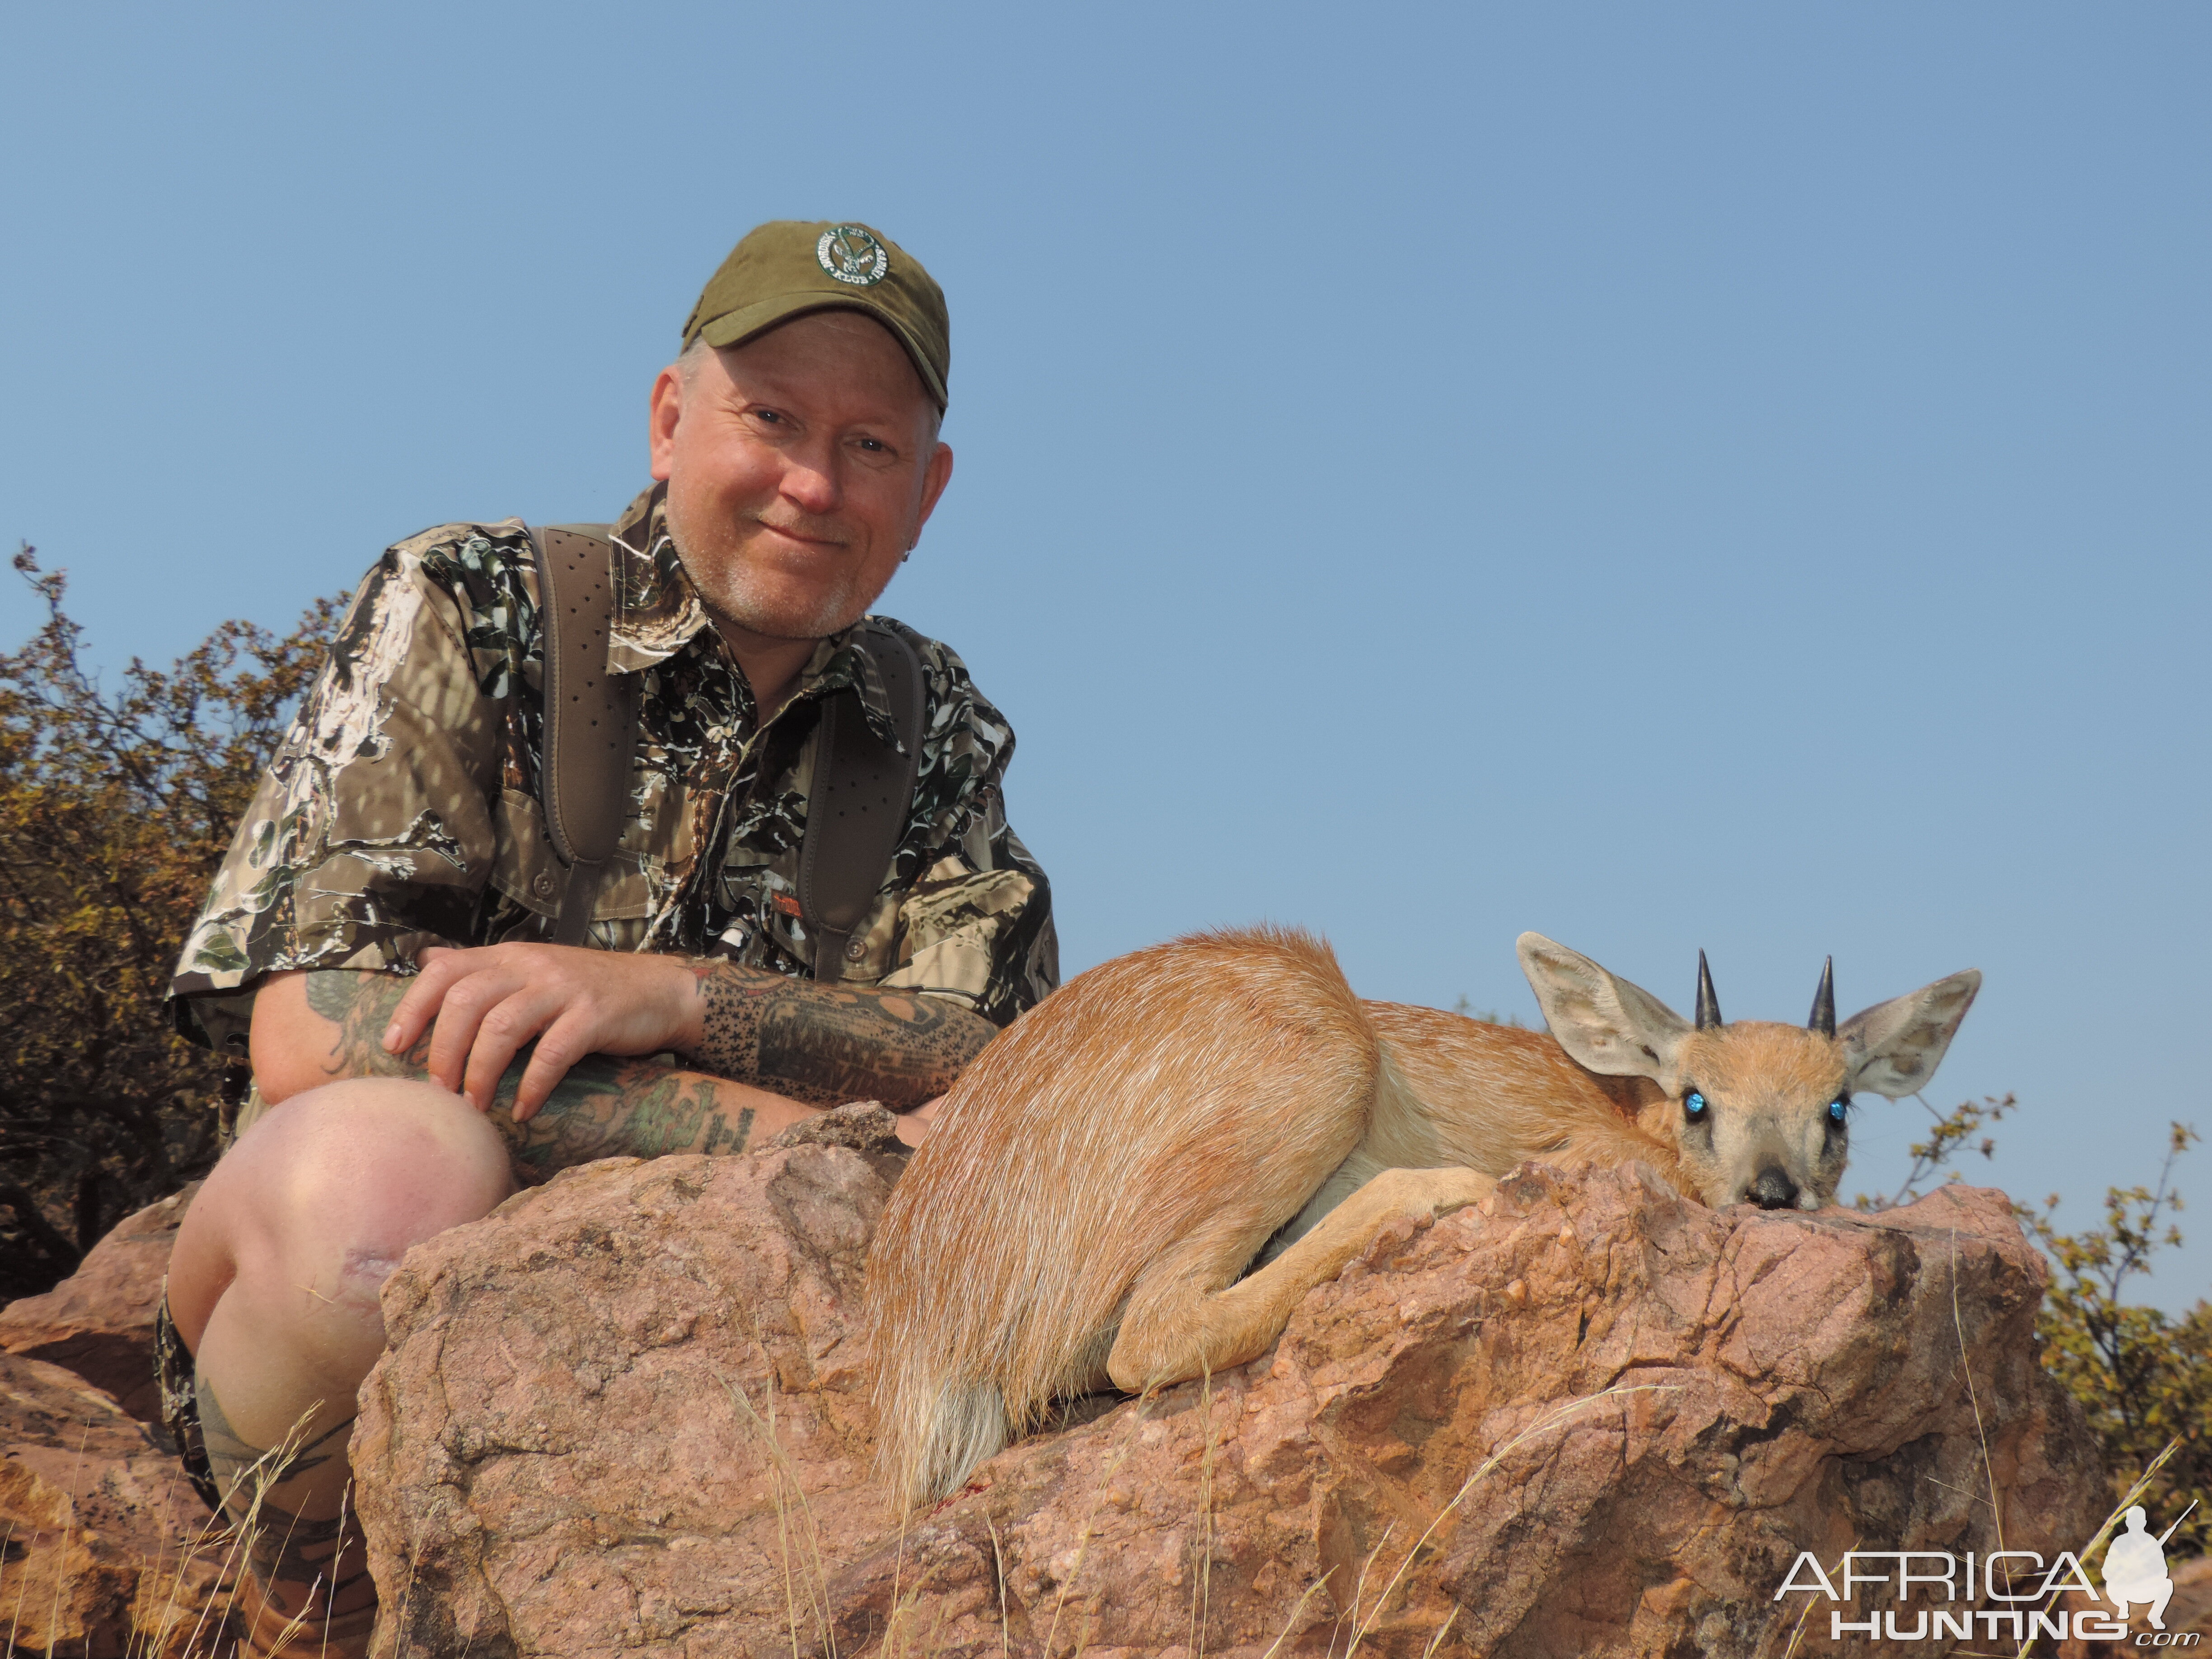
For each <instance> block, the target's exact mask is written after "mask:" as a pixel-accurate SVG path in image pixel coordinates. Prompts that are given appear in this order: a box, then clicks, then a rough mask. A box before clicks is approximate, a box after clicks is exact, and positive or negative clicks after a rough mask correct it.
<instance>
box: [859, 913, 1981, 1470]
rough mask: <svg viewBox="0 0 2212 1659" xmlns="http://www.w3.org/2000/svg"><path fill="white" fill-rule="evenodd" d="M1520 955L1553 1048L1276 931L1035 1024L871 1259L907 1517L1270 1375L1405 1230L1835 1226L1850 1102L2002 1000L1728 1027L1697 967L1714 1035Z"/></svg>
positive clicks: (969, 1095)
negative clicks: (1566, 1177)
mask: <svg viewBox="0 0 2212 1659" xmlns="http://www.w3.org/2000/svg"><path fill="white" fill-rule="evenodd" d="M1520 954H1521V965H1522V970H1523V971H1524V972H1525V973H1526V974H1527V975H1528V982H1529V984H1530V985H1531V986H1533V987H1534V989H1535V993H1536V1000H1537V1001H1538V1003H1539V1004H1541V1006H1542V1008H1543V1011H1544V1017H1545V1018H1546V1020H1547V1021H1548V1022H1549V1024H1550V1026H1551V1030H1550V1032H1549V1033H1546V1032H1541V1031H1524V1030H1512V1029H1509V1028H1505V1027H1502V1026H1497V1025H1488V1024H1480V1023H1479V1022H1477V1021H1474V1020H1472V1019H1468V1018H1462V1016H1460V1015H1457V1014H1449V1013H1444V1012H1439V1011H1437V1010H1436V1009H1431V1008H1413V1007H1403V1006H1395V1005H1392V1004H1389V1003H1363V1002H1362V1001H1360V1000H1359V999H1358V997H1356V996H1355V995H1353V994H1352V989H1351V987H1349V986H1348V985H1346V983H1345V981H1344V975H1343V974H1342V973H1341V972H1340V970H1339V969H1338V968H1337V965H1336V958H1335V957H1334V955H1333V954H1332V953H1331V952H1330V951H1329V949H1328V946H1327V945H1324V944H1322V942H1321V941H1320V940H1318V939H1314V938H1311V937H1310V936H1309V935H1307V934H1304V933H1294V932H1283V931H1277V930H1273V929H1267V930H1258V931H1253V932H1245V933H1206V934H1200V935H1198V936H1196V937H1194V938H1190V939H1179V940H1176V942H1174V943H1172V944H1169V945H1158V946H1156V947H1154V948H1153V949H1152V950H1149V951H1139V952H1138V953H1137V954H1135V955H1133V956H1128V957H1121V958H1120V959H1119V960H1117V961H1114V962H1109V963H1104V964H1103V965H1102V966H1100V967H1097V968H1094V969H1091V971H1090V972H1088V973H1086V974H1084V975H1080V976H1079V977H1078V978H1076V979H1074V980H1073V981H1070V982H1069V983H1068V984H1067V986H1066V987H1065V988H1063V989H1062V990H1061V991H1060V993H1059V994H1057V995H1055V996H1054V997H1052V998H1050V999H1049V1000H1047V1001H1046V1002H1044V1003H1043V1004H1042V1005H1041V1006H1038V1007H1037V1008H1036V1009H1035V1010H1034V1011H1032V1012H1030V1014H1028V1015H1027V1016H1025V1017H1024V1018H1022V1019H1021V1020H1019V1021H1018V1022H1016V1024H1014V1025H1013V1026H1012V1028H1011V1029H1010V1030H1008V1031H1007V1032H1006V1035H1005V1036H1001V1037H1000V1038H999V1039H998V1040H997V1041H996V1042H993V1043H992V1044H991V1046H990V1047H989V1048H986V1049H985V1050H984V1051H983V1053H982V1054H981V1057H980V1058H978V1059H977V1060H975V1063H974V1064H973V1065H971V1066H969V1068H968V1070H967V1072H966V1073H963V1075H962V1077H961V1079H960V1081H959V1083H958V1084H957V1085H956V1086H955V1087H954V1088H953V1090H952V1091H951V1093H950V1094H949V1095H947V1096H946V1097H945V1103H944V1105H943V1106H942V1107H941V1108H940V1109H939V1115H938V1118H937V1121H936V1123H935V1125H934V1126H933V1128H932V1131H931V1133H930V1135H929V1137H928V1139H927V1140H926V1141H925V1142H924V1143H923V1145H922V1147H921V1151H920V1152H917V1153H916V1154H915V1158H914V1161H913V1163H912V1164H911V1165H910V1166H909V1167H908V1170H907V1171H906V1174H905V1176H903V1177H902V1179H901V1180H900V1182H899V1183H898V1186H897V1187H896V1189H895V1190H894V1191H893V1192H892V1194H891V1198H890V1203H889V1205H888V1206H887V1207H886V1208H885V1210H884V1218H883V1223H882V1225H881V1227H880V1229H879V1230H878V1232H877V1234H876V1240H875V1244H874V1247H873V1249H872V1252H871V1254H870V1256H869V1261H868V1285H867V1297H868V1322H869V1327H870V1340H871V1352H872V1355H873V1360H872V1364H873V1366H874V1370H875V1389H876V1402H877V1407H878V1425H879V1432H880V1434H881V1444H882V1452H883V1455H884V1460H885V1464H886V1467H887V1469H888V1470H889V1472H890V1474H891V1476H892V1478H893V1480H894V1483H895V1488H896V1490H897V1491H898V1492H901V1493H902V1495H903V1497H904V1498H905V1499H906V1500H907V1501H908V1502H910V1503H911V1502H926V1501H928V1500H930V1499H932V1498H937V1497H939V1496H941V1495H942V1494H944V1493H945V1492H951V1491H953V1490H955V1489H957V1487H958V1486H960V1484H961V1483H962V1482H963V1481H964V1480H966V1479H967V1477H968V1474H969V1471H970V1470H971V1469H973V1468H975V1465H976V1464H977V1463H979V1462H981V1461H982V1460H983V1459H984V1458H986V1457H988V1456H990V1455H992V1454H993V1453H994V1452H996V1451H997V1450H999V1449H1000V1448H1001V1447H1003V1446H1004V1445H1006V1443H1007V1441H1008V1439H1009V1438H1010V1437H1012V1435H1015V1434H1019V1433H1023V1432H1025V1431H1028V1430H1029V1429H1030V1428H1032V1427H1034V1426H1035V1425H1036V1423H1037V1422H1038V1420H1039V1419H1041V1417H1042V1415H1043V1413H1045V1412H1046V1410H1047V1409H1048V1407H1050V1406H1051V1404H1052V1402H1053V1401H1055V1400H1059V1399H1064V1398H1067V1397H1070V1396H1073V1395H1080V1394H1085V1393H1091V1392H1094V1391H1096V1390H1097V1389H1101V1388H1103V1387H1104V1386H1106V1385H1107V1384H1108V1383H1111V1384H1112V1386H1114V1387H1115V1388H1116V1389H1121V1390H1123V1391H1124V1392H1127V1393H1131V1394H1135V1393H1140V1392H1142V1391H1143V1390H1145V1389H1148V1388H1156V1387H1159V1386H1163V1385H1164V1384H1166V1383H1175V1382H1180V1381H1182V1380H1184V1379H1186V1378H1188V1377H1193V1376H1198V1375H1199V1374H1200V1372H1201V1371H1219V1370H1225V1369H1226V1368H1227V1367H1230V1366H1232V1365H1238V1364H1243V1362H1244V1361H1246V1360H1248V1359H1250V1358H1254V1357H1255V1355H1257V1354H1259V1353H1261V1352H1264V1351H1265V1350H1266V1349H1267V1346H1268V1345H1269V1344H1271V1343H1272V1342H1273V1341H1274V1340H1275V1338H1276V1337H1277V1336H1278V1335H1279V1334H1281V1331H1282V1328H1283V1325H1284V1323H1285V1321H1286V1320H1287V1319H1288V1318H1289V1317H1290V1313H1291V1309H1292V1308H1293V1307H1294V1306H1295V1305H1296V1304H1297V1302H1298V1300H1299V1299H1300V1298H1301V1297H1304V1295H1305V1293H1306V1291H1308V1290H1310V1289H1311V1288H1312V1287H1313V1286H1314V1285H1316V1284H1320V1283H1322V1282H1323V1281H1325V1280H1327V1279H1332V1278H1334V1276H1335V1274H1336V1273H1337V1272H1338V1271H1339V1270H1340V1268H1341V1267H1343V1266H1344V1264H1345V1263H1346V1261H1349V1260H1351V1259H1352V1256H1354V1255H1357V1254H1358V1252H1359V1251H1360V1250H1361V1249H1364V1248H1365V1246H1366V1245H1367V1243H1369V1241H1370V1239H1372V1238H1373V1237H1374V1236H1375V1234H1376V1230H1377V1229H1378V1228H1380V1227H1381V1226H1382V1225H1383V1224H1384V1223H1385V1222H1386V1221H1388V1220H1389V1219H1391V1218H1394V1217H1398V1216H1413V1217H1417V1218H1419V1217H1428V1216H1431V1215H1437V1214H1442V1213H1443V1212H1446V1211H1448V1210H1453V1209H1457V1208H1459V1207H1460V1206H1463V1205H1467V1204H1471V1203H1474V1202H1475V1201H1476V1200H1479V1199H1480V1198H1482V1197H1483V1196H1484V1195H1485V1194H1487V1193H1488V1192H1489V1191H1490V1189H1491V1188H1492V1185H1493V1184H1494V1182H1495V1179H1496V1177H1498V1176H1501V1175H1503V1174H1504V1173H1505V1172H1506V1171H1507V1170H1510V1169H1511V1168H1512V1167H1513V1166H1514V1165H1515V1164H1518V1163H1520V1162H1522V1160H1523V1159H1525V1158H1544V1159H1547V1160H1548V1161H1552V1162H1555V1163H1558V1162H1565V1163H1569V1164H1588V1163H1590V1162H1593V1161H1600V1160H1602V1161H1605V1162H1608V1163H1620V1162H1626V1161H1628V1160H1631V1159H1639V1158H1640V1159H1643V1160H1644V1161H1645V1162H1646V1163H1648V1164H1650V1165H1652V1166H1653V1167H1654V1168H1655V1169H1656V1170H1658V1171H1660V1173H1661V1174H1662V1175H1664V1176H1667V1177H1668V1179H1670V1180H1671V1181H1673V1182H1674V1183H1675V1184H1676V1185H1677V1186H1678V1187H1680V1188H1682V1189H1684V1190H1685V1191H1687V1192H1690V1193H1692V1194H1696V1195H1697V1196H1698V1197H1699V1198H1701V1199H1702V1200H1704V1201H1705V1202H1706V1203H1707V1204H1711V1205H1715V1206H1719V1205H1725V1204H1736V1203H1753V1204H1757V1205H1759V1206H1762V1207H1765V1208H1768V1209H1781V1208H1790V1207H1798V1208H1804V1209H1814V1208H1817V1207H1819V1206H1821V1205H1824V1204H1826V1203H1828V1202H1829V1201H1830V1200H1832V1199H1833V1198H1834V1196H1835V1192H1836V1183H1837V1182H1838V1180H1839V1179H1840V1178H1841V1177H1842V1175H1843V1171H1844V1156H1845V1152H1846V1147H1847V1145H1848V1141H1849V1138H1850V1124H1849V1109H1850V1099H1851V1096H1852V1094H1853V1092H1854V1091H1870V1092H1873V1093H1875V1094H1881V1095H1887V1096H1889V1097H1892V1098H1895V1097H1898V1096H1899V1095H1906V1094H1911V1093H1912V1092H1914V1091H1917V1090H1918V1089H1920V1088H1921V1087H1922V1086H1923V1085H1925V1084H1926V1083H1927V1082H1928V1080H1929V1078H1930V1077H1931V1076H1933V1075H1934V1073H1935V1070H1936V1064H1937V1062H1938V1061H1940V1060H1942V1057H1943V1052H1944V1050H1945V1048H1948V1046H1949V1043H1950V1041H1951V1036H1952V1034H1953V1033H1954V1031H1956V1030H1958V1027H1959V1022H1960V1019H1962V1018H1965V1016H1966V1009H1967V1006H1968V1005H1969V1004H1971V1003H1972V1001H1973V1000H1974V993H1975V992H1976V991H1977V990H1978V988H1979V987H1980V985H1981V975H1979V974H1978V973H1976V972H1974V971H1972V970H1971V969H1969V970H1968V971H1966V972H1965V973H1961V974H1954V975H1952V976H1951V977H1950V978H1948V979H1945V980H1939V981H1936V983H1935V984H1933V985H1930V986H1929V987H1926V988H1925V989H1923V990H1919V991H1915V992H1913V993H1912V994H1911V995H1909V996H1903V997H1899V998H1898V999H1897V1000H1895V1001H1893V1002H1885V1003H1882V1004H1881V1005H1880V1006H1877V1007H1873V1008H1869V1009H1868V1010H1867V1011H1866V1012H1864V1013H1862V1014H1858V1015H1856V1016H1854V1017H1853V1018H1850V1019H1849V1020H1846V1021H1844V1023H1843V1024H1840V1025H1838V1024H1837V1022H1836V1008H1835V992H1834V986H1833V980H1832V975H1831V973H1830V972H1828V971H1827V970H1823V972H1822V974H1821V976H1820V992H1819V994H1818V996H1817V997H1816V998H1815V1000H1814V1004H1813V1017H1812V1019H1811V1021H1810V1023H1809V1024H1808V1025H1806V1026H1804V1027H1802V1028H1801V1027H1797V1026H1792V1025H1777V1024H1766V1023H1764V1022H1758V1021H1742V1022H1739V1023H1737V1024H1733V1025H1729V1024H1723V1023H1722V1021H1721V1015H1720V1007H1719V1005H1718V1002H1717V1000H1716V999H1715V997H1714V995H1713V987H1712V979H1711V975H1710V974H1708V973H1707V972H1706V970H1705V957H1704V955H1703V953H1702V952H1700V953H1699V958H1698V1005H1697V1017H1696V1020H1695V1022H1694V1024H1693V1023H1692V1022H1691V1021H1689V1020H1685V1019H1683V1018H1681V1017H1680V1015H1678V1014H1676V1013H1674V1012H1673V1011H1672V1010H1671V1009H1669V1008H1668V1007H1667V1006H1666V1005H1665V1004H1663V1003H1662V1002H1661V1001H1660V1000H1658V999H1657V998H1656V997H1655V996H1653V995H1651V994H1650V993H1649V992H1648V991H1644V990H1641V989H1639V988H1638V987H1636V986H1634V985H1632V984H1630V983H1629V982H1628V981H1626V980H1623V979H1617V978H1615V977H1614V976H1613V975H1611V974H1609V973H1607V972H1606V970H1605V969H1602V968H1601V967H1599V966H1598V965H1597V963H1594V962H1592V961H1590V960H1589V958H1588V957H1583V956H1578V955H1577V954H1576V953H1575V952H1574V951H1570V950H1567V949H1565V947H1564V946H1561V945H1554V944H1553V942H1552V941H1551V940H1549V939H1545V938H1544V937H1542V936H1541V934H1537V933H1523V934H1522V936H1521V940H1520ZM1248 1268H1249V1269H1252V1271H1250V1272H1249V1274H1248V1273H1247V1269H1248Z"/></svg>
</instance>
